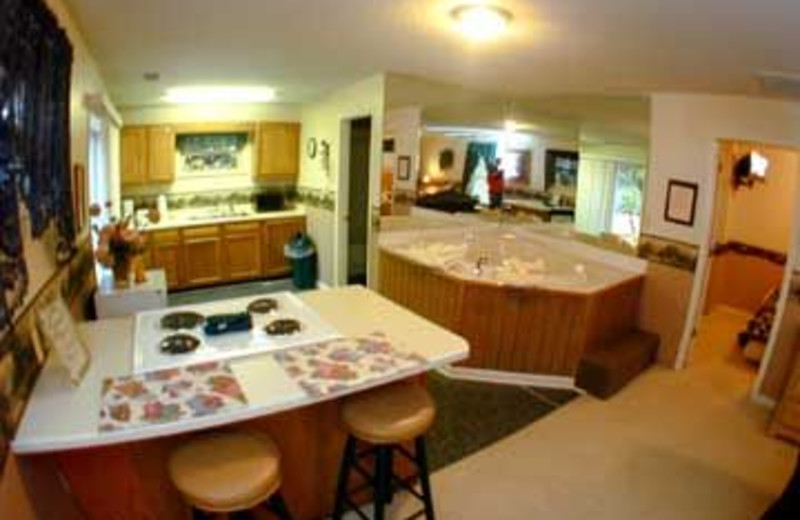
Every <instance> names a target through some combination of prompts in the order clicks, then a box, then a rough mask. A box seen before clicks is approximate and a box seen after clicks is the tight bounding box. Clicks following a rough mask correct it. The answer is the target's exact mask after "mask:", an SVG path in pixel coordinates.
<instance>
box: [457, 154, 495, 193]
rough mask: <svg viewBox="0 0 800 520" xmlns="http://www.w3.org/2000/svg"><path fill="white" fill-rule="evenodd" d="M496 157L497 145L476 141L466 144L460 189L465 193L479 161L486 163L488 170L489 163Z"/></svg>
mask: <svg viewBox="0 0 800 520" xmlns="http://www.w3.org/2000/svg"><path fill="white" fill-rule="evenodd" d="M496 157H497V145H496V144H495V143H481V142H477V141H470V142H469V143H468V144H467V157H466V159H465V160H464V177H463V181H462V182H461V186H462V189H463V190H464V192H465V193H466V192H467V187H468V186H469V181H470V179H471V178H472V174H473V173H474V172H475V168H477V166H478V164H479V163H480V160H481V159H483V160H484V161H486V166H487V168H488V166H489V163H490V162H492V161H494V160H495V158H496Z"/></svg>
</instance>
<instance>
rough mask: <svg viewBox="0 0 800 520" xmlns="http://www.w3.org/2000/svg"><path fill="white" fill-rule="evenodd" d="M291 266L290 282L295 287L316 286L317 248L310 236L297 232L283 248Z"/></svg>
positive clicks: (311, 287) (302, 288) (301, 288)
mask: <svg viewBox="0 0 800 520" xmlns="http://www.w3.org/2000/svg"><path fill="white" fill-rule="evenodd" d="M283 254H284V255H285V256H286V258H288V259H289V263H290V264H291V266H292V282H293V283H294V286H295V287H296V288H297V289H300V290H304V289H316V288H317V248H316V247H315V246H314V242H313V241H312V240H311V237H310V236H308V235H306V234H305V233H297V234H296V235H295V236H293V237H292V238H291V240H289V243H287V244H286V245H285V246H284V248H283Z"/></svg>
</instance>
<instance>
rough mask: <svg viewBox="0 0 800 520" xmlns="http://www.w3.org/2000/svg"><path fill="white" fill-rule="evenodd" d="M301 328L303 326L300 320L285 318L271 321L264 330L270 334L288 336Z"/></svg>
mask: <svg viewBox="0 0 800 520" xmlns="http://www.w3.org/2000/svg"><path fill="white" fill-rule="evenodd" d="M301 328H302V326H301V324H300V322H299V321H297V320H293V319H288V318H284V319H280V320H275V321H271V322H270V323H269V324H267V326H266V327H264V331H265V332H266V333H267V334H268V335H270V336H288V335H290V334H296V333H298V332H300V329H301Z"/></svg>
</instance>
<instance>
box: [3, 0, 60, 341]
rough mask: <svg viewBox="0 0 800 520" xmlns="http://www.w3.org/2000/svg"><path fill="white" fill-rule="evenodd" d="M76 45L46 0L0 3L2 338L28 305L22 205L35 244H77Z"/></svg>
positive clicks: (5, 1)
mask: <svg viewBox="0 0 800 520" xmlns="http://www.w3.org/2000/svg"><path fill="white" fill-rule="evenodd" d="M71 70H72V46H71V45H70V43H69V40H68V38H67V35H66V33H65V32H64V30H63V29H61V28H60V27H59V25H58V21H57V19H56V17H55V15H53V13H51V12H50V11H49V9H48V8H47V6H46V5H45V4H44V2H43V1H42V0H0V230H2V235H1V236H0V332H2V331H3V330H4V329H5V328H7V327H8V326H9V324H10V321H11V314H12V312H13V310H14V309H15V308H16V307H18V306H19V305H20V304H21V303H22V300H23V297H24V295H25V290H26V288H27V280H28V276H27V271H26V267H25V261H24V255H23V250H22V237H21V225H20V224H21V223H20V217H19V211H20V201H21V202H22V204H24V205H25V208H26V209H27V211H28V214H29V215H30V221H31V229H32V233H33V238H39V237H41V236H42V234H43V233H44V232H45V231H46V230H47V229H48V228H49V227H50V225H51V224H52V223H55V229H56V231H57V233H58V237H59V240H58V243H59V246H58V247H59V251H58V253H59V254H60V255H61V256H66V255H65V253H69V252H70V251H71V249H72V244H73V243H74V240H75V228H74V219H73V215H72V212H73V209H72V204H71V200H72V196H71V185H70V166H69V165H70V156H69V153H70V148H69V147H70V135H69V101H70V79H71V78H70V75H71Z"/></svg>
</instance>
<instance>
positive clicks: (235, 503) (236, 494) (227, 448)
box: [169, 432, 292, 520]
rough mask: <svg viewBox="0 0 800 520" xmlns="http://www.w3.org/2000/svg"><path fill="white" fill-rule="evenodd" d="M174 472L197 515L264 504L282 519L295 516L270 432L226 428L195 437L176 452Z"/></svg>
mask: <svg viewBox="0 0 800 520" xmlns="http://www.w3.org/2000/svg"><path fill="white" fill-rule="evenodd" d="M169 476H170V478H171V479H172V483H173V484H174V485H175V487H176V488H177V489H178V491H179V492H180V493H181V495H182V496H183V499H184V500H185V501H186V502H187V503H188V504H189V505H190V506H191V507H192V512H193V516H194V517H195V518H198V517H199V518H203V517H205V516H206V515H209V514H217V513H222V514H225V515H227V514H228V513H236V512H241V511H246V510H249V509H254V508H255V507H257V506H259V505H261V504H262V503H263V504H264V505H265V506H266V508H267V509H268V510H270V511H271V512H272V513H274V514H275V515H276V516H277V517H278V518H279V519H280V520H291V518H292V517H291V515H290V514H289V511H288V509H287V508H286V504H285V503H284V501H283V498H282V497H281V494H280V492H279V491H278V489H279V488H280V485H281V474H280V453H279V452H278V448H277V447H276V446H275V443H274V442H272V440H271V439H270V438H269V437H267V436H266V435H261V434H259V435H251V434H248V433H244V432H224V433H213V434H208V435H204V436H202V437H199V438H197V439H194V440H190V441H189V442H187V443H186V444H183V445H182V446H180V447H178V448H177V449H176V450H175V451H174V452H173V453H172V455H171V456H170V459H169Z"/></svg>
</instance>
